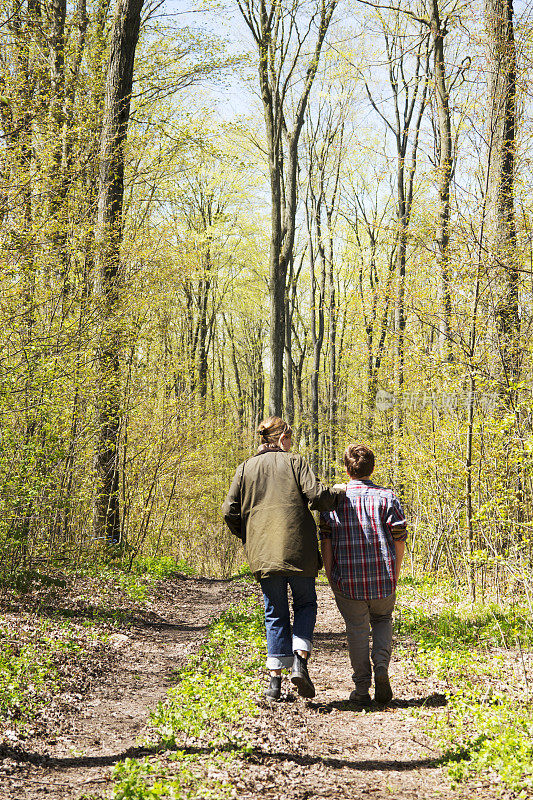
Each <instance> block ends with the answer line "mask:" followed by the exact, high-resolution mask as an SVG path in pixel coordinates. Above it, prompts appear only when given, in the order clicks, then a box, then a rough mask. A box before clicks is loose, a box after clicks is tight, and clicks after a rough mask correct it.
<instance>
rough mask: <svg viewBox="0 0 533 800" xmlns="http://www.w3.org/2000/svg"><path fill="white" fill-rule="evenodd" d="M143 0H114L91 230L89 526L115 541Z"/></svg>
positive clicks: (101, 535)
mask: <svg viewBox="0 0 533 800" xmlns="http://www.w3.org/2000/svg"><path fill="white" fill-rule="evenodd" d="M142 7H143V0H118V3H117V7H116V11H115V18H114V21H113V31H112V36H111V51H110V56H109V64H108V68H107V77H106V90H105V100H104V115H103V122H102V134H101V137H100V155H99V172H98V210H97V218H96V229H95V246H96V259H95V261H96V263H95V268H96V272H95V278H96V281H95V294H96V296H97V298H98V300H99V303H100V308H99V311H100V315H101V334H100V342H99V346H98V352H97V367H98V377H99V384H98V386H99V389H98V391H99V396H98V398H97V413H98V440H97V448H96V457H95V466H96V473H97V487H96V495H95V506H94V531H95V535H96V536H97V537H99V538H105V539H106V540H107V541H109V542H112V543H118V542H119V541H120V527H121V526H120V504H119V432H120V416H121V381H120V349H121V338H122V336H121V320H120V301H121V283H122V268H121V257H120V246H121V242H122V231H123V223H122V209H123V202H124V157H125V153H124V150H125V145H126V137H127V132H128V123H129V118H130V104H131V90H132V84H133V65H134V60H135V50H136V47H137V42H138V39H139V30H140V25H141V11H142Z"/></svg>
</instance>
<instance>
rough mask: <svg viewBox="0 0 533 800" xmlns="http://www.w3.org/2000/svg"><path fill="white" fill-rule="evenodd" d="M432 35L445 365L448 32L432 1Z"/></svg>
mask: <svg viewBox="0 0 533 800" xmlns="http://www.w3.org/2000/svg"><path fill="white" fill-rule="evenodd" d="M431 33H432V37H433V66H434V73H435V88H436V92H437V114H438V126H439V172H438V193H439V206H438V216H437V230H436V236H435V239H436V243H437V261H438V264H439V270H440V306H441V307H440V319H439V349H440V355H441V358H442V360H443V361H451V360H452V347H451V334H450V318H451V313H452V301H451V292H450V271H449V263H448V259H449V252H448V251H449V243H450V183H451V178H452V125H451V115H450V104H449V93H448V86H447V84H446V68H445V62H444V36H445V35H446V29H445V27H444V26H443V25H442V24H441V20H440V14H439V3H438V0H432V6H431Z"/></svg>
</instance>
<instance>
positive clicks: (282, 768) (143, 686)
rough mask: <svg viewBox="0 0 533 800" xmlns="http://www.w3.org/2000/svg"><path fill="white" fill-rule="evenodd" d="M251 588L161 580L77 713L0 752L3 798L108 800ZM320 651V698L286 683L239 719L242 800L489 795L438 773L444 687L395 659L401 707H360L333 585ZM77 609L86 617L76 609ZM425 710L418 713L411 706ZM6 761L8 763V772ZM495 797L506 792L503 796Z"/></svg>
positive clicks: (324, 603)
mask: <svg viewBox="0 0 533 800" xmlns="http://www.w3.org/2000/svg"><path fill="white" fill-rule="evenodd" d="M255 591H256V589H255V586H254V585H252V584H243V583H240V582H237V583H235V582H233V583H232V582H227V581H212V580H198V579H192V578H187V579H183V580H176V581H169V582H165V583H164V584H160V585H159V587H158V590H157V592H156V593H155V595H154V600H153V602H152V604H151V608H150V609H149V611H147V612H139V611H137V612H132V613H131V614H125V615H124V616H123V624H122V627H121V628H120V630H118V631H116V632H115V634H113V635H112V636H111V642H110V646H111V647H112V648H113V651H114V653H115V654H116V656H115V657H114V658H113V659H112V661H111V665H110V666H108V667H106V671H104V673H103V674H102V675H101V676H100V678H99V679H98V680H97V681H95V682H94V683H93V686H92V688H91V689H90V690H89V692H88V693H87V694H86V695H85V696H84V697H83V699H82V701H81V702H80V704H79V706H78V707H77V709H75V710H74V711H73V712H71V713H69V714H67V715H65V716H64V718H63V720H62V723H61V725H60V727H59V728H58V729H56V730H54V731H53V732H52V731H48V733H47V734H46V736H44V738H41V739H34V740H31V741H26V742H24V743H23V744H21V743H18V744H17V745H16V746H13V747H11V748H10V747H9V746H7V745H6V744H4V745H3V747H2V754H3V762H4V771H3V772H2V774H1V776H0V797H1V798H2V799H4V798H5V800H37V798H43V797H48V798H53V800H78V798H80V797H82V796H85V797H86V798H91V797H105V796H106V795H107V794H108V793H109V792H110V790H111V786H112V783H111V771H112V768H113V767H114V765H115V764H117V763H118V762H119V761H121V760H123V759H125V758H127V757H131V758H136V757H142V756H143V755H144V754H145V753H146V751H143V749H142V748H141V747H139V745H138V737H139V735H141V734H143V732H144V731H145V729H146V727H145V726H146V722H147V719H148V715H149V712H150V711H151V710H153V709H154V708H155V706H156V704H157V702H158V701H159V700H161V699H163V698H164V697H165V695H166V693H167V690H168V689H169V688H170V687H171V686H173V685H174V686H175V685H176V681H175V678H176V670H177V669H179V668H180V667H182V666H183V665H184V664H185V663H186V661H187V659H188V658H189V657H190V656H191V655H192V654H194V653H195V652H197V651H198V649H199V647H200V645H201V643H202V641H203V640H204V639H205V636H206V633H207V628H208V624H209V621H210V620H211V619H213V618H214V617H216V616H217V615H218V614H220V613H221V612H222V611H223V610H224V609H225V608H227V607H228V606H229V605H230V604H231V603H234V602H235V601H236V600H239V599H240V598H242V597H243V595H249V594H250V593H254V592H255ZM318 594H319V616H318V623H317V632H316V649H315V653H314V655H313V659H312V662H311V665H312V666H311V670H310V671H311V674H312V677H313V679H314V682H315V685H316V688H317V696H316V698H315V700H313V701H310V702H308V701H304V700H302V699H301V698H298V697H297V696H296V695H295V693H294V692H293V691H292V687H291V684H290V683H289V681H288V678H285V679H284V680H285V683H284V697H283V701H282V702H280V703H275V704H271V703H267V702H266V701H264V700H260V701H259V713H258V715H257V716H256V717H253V718H251V719H250V720H245V721H243V724H244V727H245V728H246V729H247V730H248V733H249V736H250V737H251V741H252V744H253V749H252V751H251V753H250V755H249V756H248V757H246V758H242V757H239V758H237V759H235V760H234V761H232V762H231V763H230V764H229V765H228V768H227V770H228V772H227V777H228V779H229V781H230V783H231V785H232V786H233V787H234V790H233V796H234V797H236V798H240V800H256V798H257V799H258V798H269V800H311V799H312V800H326V798H327V799H328V800H334V799H335V800H337V799H338V800H344V798H346V799H348V798H350V800H353V799H354V798H367V797H368V798H376V799H377V800H381V799H382V798H396V799H397V800H403V798H417V800H434V799H436V798H443V797H446V798H457V800H459V798H460V799H461V800H466V798H471V797H472V796H474V795H478V796H482V797H483V798H484V800H489V798H491V797H492V796H493V795H492V792H491V790H490V789H489V786H488V784H487V785H484V784H483V782H482V781H478V782H477V783H476V784H475V785H472V784H471V785H470V786H469V787H464V788H462V789H461V790H455V791H454V790H452V789H451V788H450V783H449V780H448V777H447V775H446V772H445V770H444V768H443V767H441V766H439V763H438V758H439V753H438V752H437V751H436V749H435V743H434V741H433V740H432V739H431V738H430V737H428V736H427V735H426V734H425V733H424V732H423V731H424V721H426V722H427V721H429V724H431V718H432V715H433V714H440V713H442V712H443V710H445V709H444V707H445V702H446V701H445V698H444V696H443V694H442V686H440V685H439V684H438V683H437V682H436V681H435V682H432V680H431V679H430V680H429V681H428V680H426V679H421V678H420V677H418V676H417V675H416V674H415V673H414V671H411V672H410V670H412V666H409V664H406V663H403V662H402V661H401V660H400V658H399V657H398V655H396V656H395V657H394V660H393V664H392V666H391V679H392V683H393V688H394V691H395V696H396V698H397V700H396V704H395V705H392V706H391V707H390V708H388V709H374V710H371V711H370V712H360V711H356V710H355V709H354V707H353V705H352V704H350V703H348V702H347V700H346V698H347V697H348V695H349V692H350V689H351V688H352V684H351V679H350V668H349V662H348V653H347V648H346V643H345V636H344V631H343V623H342V619H341V617H340V615H339V614H338V612H337V610H336V607H335V603H334V601H333V598H332V596H331V593H330V591H329V588H328V587H326V586H323V585H320V586H319V587H318ZM80 613H83V608H82V609H81V611H80ZM417 709H423V711H422V717H421V716H420V714H419V713H418V712H416V713H415V714H413V710H417ZM6 765H7V768H6ZM498 796H499V797H501V795H498Z"/></svg>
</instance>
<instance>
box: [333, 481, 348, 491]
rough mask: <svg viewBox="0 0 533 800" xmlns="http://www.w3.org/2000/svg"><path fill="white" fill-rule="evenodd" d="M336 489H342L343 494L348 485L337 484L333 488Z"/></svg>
mask: <svg viewBox="0 0 533 800" xmlns="http://www.w3.org/2000/svg"><path fill="white" fill-rule="evenodd" d="M333 488H334V489H342V491H343V492H345V491H346V484H345V483H336V484H334V486H333Z"/></svg>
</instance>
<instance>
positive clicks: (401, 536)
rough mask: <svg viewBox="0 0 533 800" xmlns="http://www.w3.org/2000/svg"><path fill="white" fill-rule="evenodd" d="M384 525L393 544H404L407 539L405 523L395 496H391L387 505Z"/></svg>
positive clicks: (400, 505) (400, 506)
mask: <svg viewBox="0 0 533 800" xmlns="http://www.w3.org/2000/svg"><path fill="white" fill-rule="evenodd" d="M385 524H386V525H387V527H388V529H389V531H390V533H391V536H392V538H393V539H394V541H395V542H405V540H406V539H407V530H406V528H407V522H406V519H405V514H404V512H403V508H402V504H401V503H400V501H399V500H398V498H397V497H396V495H393V496H392V500H390V501H389V502H388V504H387V510H386V516H385Z"/></svg>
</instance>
